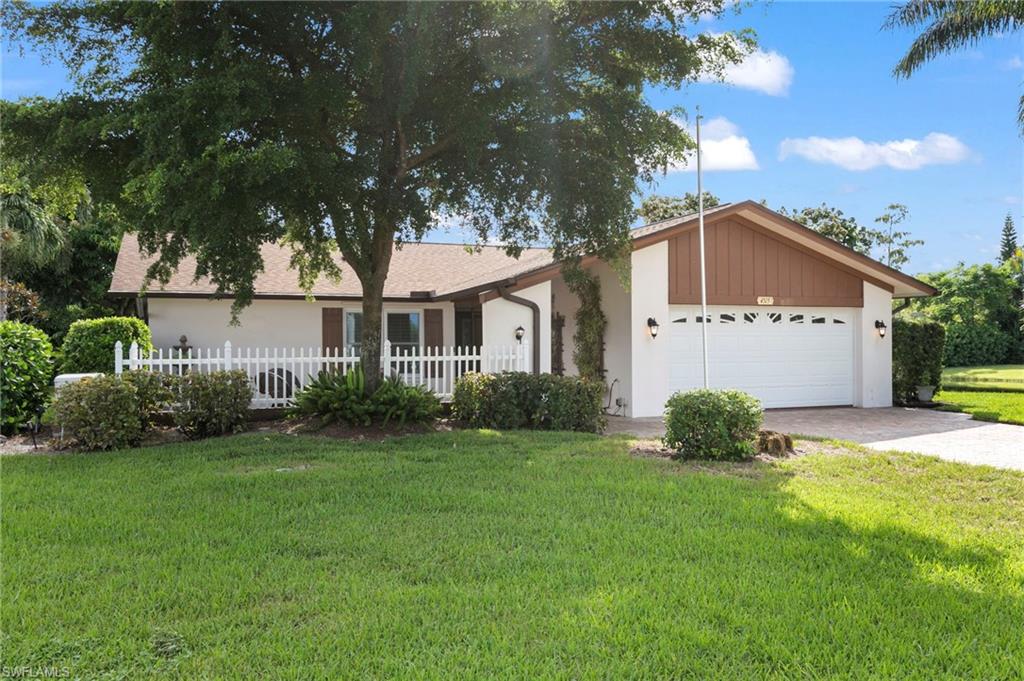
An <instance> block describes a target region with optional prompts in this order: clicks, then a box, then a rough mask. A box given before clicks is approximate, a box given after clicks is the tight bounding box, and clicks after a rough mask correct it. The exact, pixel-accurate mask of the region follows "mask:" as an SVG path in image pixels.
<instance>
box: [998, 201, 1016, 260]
mask: <svg viewBox="0 0 1024 681" xmlns="http://www.w3.org/2000/svg"><path fill="white" fill-rule="evenodd" d="M1018 248H1020V246H1018V245H1017V228H1016V227H1015V226H1014V224H1013V216H1012V215H1010V214H1009V213H1007V214H1006V219H1005V220H1003V232H1002V234H1001V236H1000V239H999V262H1009V261H1010V260H1011V259H1012V258H1013V256H1015V255H1016V254H1017V249H1018Z"/></svg>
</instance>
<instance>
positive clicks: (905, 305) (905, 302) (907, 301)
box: [892, 298, 911, 317]
mask: <svg viewBox="0 0 1024 681" xmlns="http://www.w3.org/2000/svg"><path fill="white" fill-rule="evenodd" d="M910 301H911V299H910V298H904V299H903V302H902V303H900V304H899V305H898V306H897V307H896V308H895V309H894V310H893V311H892V316H893V317H895V316H896V315H898V314H899V313H900V312H903V311H904V310H906V309H907V308H908V307H910Z"/></svg>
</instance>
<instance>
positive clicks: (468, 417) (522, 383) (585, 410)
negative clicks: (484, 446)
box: [452, 372, 606, 433]
mask: <svg viewBox="0 0 1024 681" xmlns="http://www.w3.org/2000/svg"><path fill="white" fill-rule="evenodd" d="M603 394H604V386H603V385H602V384H601V383H597V382H595V381H588V380H585V379H581V378H578V377H574V376H554V375H552V374H529V373H524V372H508V373H503V374H478V373H470V374H466V375H464V376H462V377H461V378H459V380H458V381H456V383H455V391H454V394H453V396H452V414H453V415H454V416H455V417H456V418H457V419H459V420H460V421H462V422H464V423H466V424H467V425H469V426H472V427H474V428H496V429H499V430H509V429H516V428H532V429H537V430H576V431H584V432H591V433H596V432H601V431H602V430H604V426H605V422H606V421H605V415H604V413H603V410H602V403H601V397H602V395H603Z"/></svg>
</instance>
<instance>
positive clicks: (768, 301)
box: [757, 296, 775, 305]
mask: <svg viewBox="0 0 1024 681" xmlns="http://www.w3.org/2000/svg"><path fill="white" fill-rule="evenodd" d="M757 304H758V305H774V304H775V297H774V296H758V297H757Z"/></svg>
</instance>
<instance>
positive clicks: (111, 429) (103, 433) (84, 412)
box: [54, 376, 143, 450]
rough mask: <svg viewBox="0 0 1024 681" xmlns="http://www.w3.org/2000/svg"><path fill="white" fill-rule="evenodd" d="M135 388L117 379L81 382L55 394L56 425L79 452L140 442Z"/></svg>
mask: <svg viewBox="0 0 1024 681" xmlns="http://www.w3.org/2000/svg"><path fill="white" fill-rule="evenodd" d="M138 397H139V396H138V391H137V390H136V388H135V385H134V384H133V383H132V382H131V381H128V380H121V379H120V378H119V377H117V376H97V377H94V378H85V379H82V380H81V381H78V382H76V383H71V384H69V385H65V386H64V387H62V388H61V389H60V390H58V391H57V399H56V400H55V402H54V411H55V413H56V419H57V423H58V424H59V425H61V426H62V427H63V428H64V435H65V436H67V437H69V438H71V439H72V440H74V441H75V442H77V444H78V445H79V446H80V447H82V448H83V449H89V450H93V449H120V448H123V447H133V446H135V445H137V444H139V442H140V441H141V440H142V430H143V429H142V420H141V419H140V418H139V399H138Z"/></svg>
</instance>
